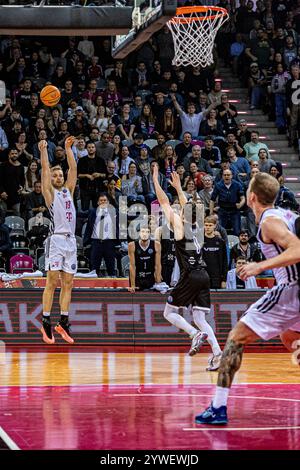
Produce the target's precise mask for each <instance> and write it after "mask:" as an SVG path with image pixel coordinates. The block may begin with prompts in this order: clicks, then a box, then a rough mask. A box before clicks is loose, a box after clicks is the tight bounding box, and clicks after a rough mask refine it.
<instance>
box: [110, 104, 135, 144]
mask: <svg viewBox="0 0 300 470" xmlns="http://www.w3.org/2000/svg"><path fill="white" fill-rule="evenodd" d="M112 121H113V123H114V124H115V125H116V133H117V134H118V135H119V136H120V137H121V140H127V141H132V140H133V132H134V129H135V124H134V123H133V119H132V117H131V115H130V105H129V104H123V106H122V110H121V113H120V114H115V115H114V116H113V118H112Z"/></svg>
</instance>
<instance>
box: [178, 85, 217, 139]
mask: <svg viewBox="0 0 300 470" xmlns="http://www.w3.org/2000/svg"><path fill="white" fill-rule="evenodd" d="M171 98H172V101H173V105H174V107H175V109H176V111H177V112H178V114H179V116H180V120H181V126H182V135H184V133H185V132H189V133H190V134H191V135H192V137H193V138H195V139H197V138H198V136H199V129H200V124H201V122H202V119H203V118H204V117H205V116H206V115H207V114H208V113H209V112H210V110H211V109H212V108H213V107H215V105H214V104H212V105H210V106H209V107H208V108H207V109H206V110H205V111H203V112H201V113H196V106H195V104H194V103H192V102H189V103H188V104H187V113H185V112H184V111H183V109H182V108H181V107H180V105H179V103H178V102H177V100H176V96H175V95H174V94H171Z"/></svg>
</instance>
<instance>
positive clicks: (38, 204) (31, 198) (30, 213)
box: [26, 180, 50, 220]
mask: <svg viewBox="0 0 300 470" xmlns="http://www.w3.org/2000/svg"><path fill="white" fill-rule="evenodd" d="M39 212H41V213H42V214H43V217H47V218H50V214H49V211H48V209H47V207H46V203H45V199H44V196H43V195H42V184H41V182H40V181H39V180H37V181H35V183H34V185H33V191H31V192H30V194H28V195H27V197H26V218H27V220H29V219H31V217H35V216H36V215H37V214H38V213H39Z"/></svg>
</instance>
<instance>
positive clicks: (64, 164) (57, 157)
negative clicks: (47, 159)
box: [52, 146, 69, 180]
mask: <svg viewBox="0 0 300 470" xmlns="http://www.w3.org/2000/svg"><path fill="white" fill-rule="evenodd" d="M52 166H60V167H61V169H62V171H63V174H64V178H65V180H66V179H67V177H68V171H69V165H68V160H67V157H66V152H65V149H64V148H63V147H60V146H57V147H56V149H55V153H54V160H53V162H52Z"/></svg>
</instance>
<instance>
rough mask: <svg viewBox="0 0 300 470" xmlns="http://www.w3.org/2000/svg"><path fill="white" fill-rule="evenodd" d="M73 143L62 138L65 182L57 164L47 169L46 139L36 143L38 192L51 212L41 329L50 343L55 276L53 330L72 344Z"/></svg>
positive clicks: (75, 176) (73, 251)
mask: <svg viewBox="0 0 300 470" xmlns="http://www.w3.org/2000/svg"><path fill="white" fill-rule="evenodd" d="M74 142H75V138H74V137H68V138H67V139H66V141H65V149H66V154H67V161H68V165H69V170H68V177H67V180H66V182H65V181H64V175H63V171H62V169H61V168H60V167H59V166H55V167H53V168H50V165H49V159H48V152H47V142H46V141H45V140H41V141H40V142H39V144H38V146H39V151H40V153H41V165H42V175H41V179H42V193H43V196H44V198H45V201H46V205H47V207H48V209H49V212H50V215H51V224H50V230H49V235H48V238H47V240H46V242H45V267H46V270H47V283H46V287H45V290H44V293H43V326H42V328H41V332H42V335H43V340H44V341H45V343H47V344H54V342H55V339H54V336H53V333H52V327H51V322H50V312H51V308H52V303H53V295H54V291H55V288H56V286H57V282H58V279H59V276H60V279H61V292H60V296H59V304H60V313H61V317H60V321H59V322H58V323H57V325H56V326H55V331H56V332H57V333H59V334H60V335H61V337H62V338H63V339H64V340H65V341H67V342H68V343H71V344H72V343H74V340H73V338H72V337H71V334H70V324H69V316H68V315H69V305H70V301H71V292H72V285H73V277H74V274H75V273H76V270H77V254H76V238H75V224H76V210H75V207H74V202H73V193H74V189H75V186H76V181H77V166H76V161H75V158H74V155H73V152H72V145H73V144H74Z"/></svg>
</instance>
